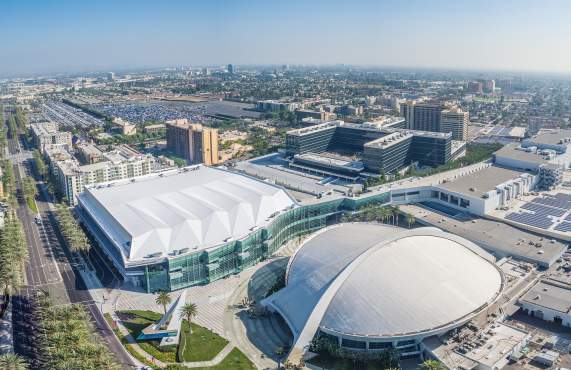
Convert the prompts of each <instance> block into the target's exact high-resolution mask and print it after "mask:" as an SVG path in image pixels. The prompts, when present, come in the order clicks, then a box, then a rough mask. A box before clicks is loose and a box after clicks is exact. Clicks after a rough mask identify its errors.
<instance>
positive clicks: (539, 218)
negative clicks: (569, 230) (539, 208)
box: [506, 212, 554, 229]
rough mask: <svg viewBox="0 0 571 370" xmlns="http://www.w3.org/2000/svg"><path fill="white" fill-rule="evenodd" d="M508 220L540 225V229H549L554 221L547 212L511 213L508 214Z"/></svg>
mask: <svg viewBox="0 0 571 370" xmlns="http://www.w3.org/2000/svg"><path fill="white" fill-rule="evenodd" d="M506 219H507V220H511V221H515V222H519V223H522V224H526V225H530V226H535V227H539V228H540V229H548V228H549V227H550V226H551V225H552V224H553V223H554V222H553V221H552V220H551V219H550V218H548V217H547V215H545V214H534V213H514V212H512V213H510V214H508V215H507V216H506Z"/></svg>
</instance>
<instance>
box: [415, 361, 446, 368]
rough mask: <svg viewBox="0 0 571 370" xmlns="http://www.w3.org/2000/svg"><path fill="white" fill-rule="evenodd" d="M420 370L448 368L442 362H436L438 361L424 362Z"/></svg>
mask: <svg viewBox="0 0 571 370" xmlns="http://www.w3.org/2000/svg"><path fill="white" fill-rule="evenodd" d="M420 368H421V369H426V370H445V369H446V367H445V366H444V364H443V363H442V362H440V361H436V360H424V362H423V363H422V364H420Z"/></svg>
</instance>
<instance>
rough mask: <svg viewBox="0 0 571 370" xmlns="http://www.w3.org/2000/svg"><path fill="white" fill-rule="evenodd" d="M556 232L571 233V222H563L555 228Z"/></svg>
mask: <svg viewBox="0 0 571 370" xmlns="http://www.w3.org/2000/svg"><path fill="white" fill-rule="evenodd" d="M555 230H557V231H566V232H571V222H562V223H560V224H559V225H557V226H555Z"/></svg>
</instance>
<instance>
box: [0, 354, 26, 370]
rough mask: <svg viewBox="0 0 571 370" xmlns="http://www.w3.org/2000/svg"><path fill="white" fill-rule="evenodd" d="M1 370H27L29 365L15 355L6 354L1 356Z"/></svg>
mask: <svg viewBox="0 0 571 370" xmlns="http://www.w3.org/2000/svg"><path fill="white" fill-rule="evenodd" d="M0 368H2V369H4V370H26V369H28V363H27V362H26V361H24V359H23V358H22V357H20V356H19V355H17V354H15V353H6V354H3V355H1V356H0Z"/></svg>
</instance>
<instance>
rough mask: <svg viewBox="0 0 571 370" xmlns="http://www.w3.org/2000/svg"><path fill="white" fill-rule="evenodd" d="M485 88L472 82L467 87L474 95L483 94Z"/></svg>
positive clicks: (478, 83)
mask: <svg viewBox="0 0 571 370" xmlns="http://www.w3.org/2000/svg"><path fill="white" fill-rule="evenodd" d="M483 88H484V86H483V84H482V83H481V82H477V81H470V82H468V85H467V86H466V89H467V91H468V92H469V93H472V94H482V93H483Z"/></svg>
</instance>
